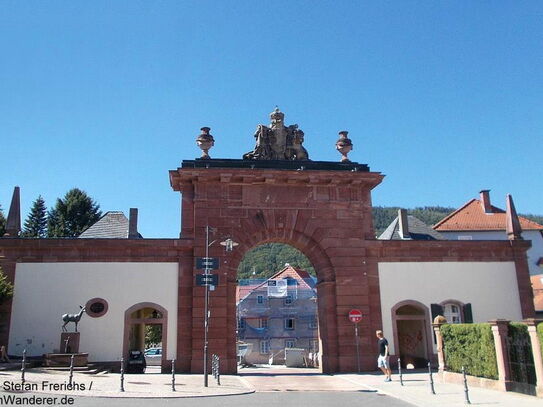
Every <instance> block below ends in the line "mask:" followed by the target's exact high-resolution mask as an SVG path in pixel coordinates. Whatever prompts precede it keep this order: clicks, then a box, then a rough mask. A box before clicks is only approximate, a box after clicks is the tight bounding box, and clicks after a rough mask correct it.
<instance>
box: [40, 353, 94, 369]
mask: <svg viewBox="0 0 543 407" xmlns="http://www.w3.org/2000/svg"><path fill="white" fill-rule="evenodd" d="M71 358H72V354H71V353H46V354H45V355H44V358H43V365H44V366H47V367H66V366H70V362H71ZM88 363H89V354H88V353H75V354H74V367H85V366H87V364H88Z"/></svg>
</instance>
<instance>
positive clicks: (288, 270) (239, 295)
mask: <svg viewBox="0 0 543 407" xmlns="http://www.w3.org/2000/svg"><path fill="white" fill-rule="evenodd" d="M287 277H290V278H293V279H295V280H298V284H299V286H300V287H303V288H304V289H311V288H312V287H310V286H309V285H308V284H307V281H310V280H311V274H309V273H308V272H307V271H305V270H302V269H299V268H295V267H292V266H291V265H285V267H284V268H283V269H282V270H280V271H278V272H277V273H275V274H274V275H273V276H271V277H269V278H268V279H266V280H265V281H264V282H263V281H262V279H256V282H255V284H248V285H242V286H240V285H238V286H237V287H236V303H238V302H239V301H240V300H242V299H243V298H245V297H246V296H248V295H249V294H250V293H251V292H253V291H254V290H256V289H258V288H261V287H267V283H268V280H276V279H280V278H287Z"/></svg>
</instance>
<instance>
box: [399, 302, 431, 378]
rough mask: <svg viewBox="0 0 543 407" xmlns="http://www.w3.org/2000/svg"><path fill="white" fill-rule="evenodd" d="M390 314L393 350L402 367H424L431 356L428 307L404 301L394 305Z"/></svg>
mask: <svg viewBox="0 0 543 407" xmlns="http://www.w3.org/2000/svg"><path fill="white" fill-rule="evenodd" d="M391 314H392V330H393V335H394V350H395V353H396V355H397V356H398V357H399V358H401V361H402V365H403V366H404V367H406V365H407V364H412V365H413V366H414V367H416V368H418V367H420V368H422V367H425V366H426V364H427V363H428V361H430V360H431V359H432V355H433V350H432V333H431V330H430V323H431V320H430V312H429V310H428V307H426V306H425V305H424V304H422V303H420V302H418V301H415V300H405V301H401V302H399V303H397V304H396V305H394V306H393V307H392V309H391Z"/></svg>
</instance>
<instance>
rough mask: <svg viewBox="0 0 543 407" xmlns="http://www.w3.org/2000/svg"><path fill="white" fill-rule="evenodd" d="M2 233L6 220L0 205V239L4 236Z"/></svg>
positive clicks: (4, 230)
mask: <svg viewBox="0 0 543 407" xmlns="http://www.w3.org/2000/svg"><path fill="white" fill-rule="evenodd" d="M4 233H6V218H5V217H4V212H3V211H2V205H0V237H2V236H4Z"/></svg>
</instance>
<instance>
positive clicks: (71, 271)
mask: <svg viewBox="0 0 543 407" xmlns="http://www.w3.org/2000/svg"><path fill="white" fill-rule="evenodd" d="M178 267H179V265H178V263H19V264H17V268H16V273H15V292H14V295H13V307H12V315H11V327H10V334H9V350H8V352H9V353H10V354H13V355H21V354H22V351H23V349H24V348H26V349H27V355H28V356H41V355H42V354H44V353H52V352H55V351H58V350H59V347H60V333H61V327H62V325H63V321H62V315H63V314H66V313H70V314H73V313H77V312H78V311H79V305H82V306H84V305H85V304H86V302H87V301H88V300H90V299H92V298H96V297H99V298H103V299H105V300H106V301H107V302H108V305H109V309H108V311H107V313H106V314H105V315H103V316H102V317H98V318H92V317H90V316H88V315H86V314H83V316H82V318H81V321H80V322H79V327H78V331H79V332H81V337H80V338H81V339H80V346H79V350H80V352H85V353H87V352H88V353H89V361H115V360H120V358H121V355H122V350H123V333H124V314H125V311H126V310H127V309H128V308H130V307H131V306H133V305H135V304H137V303H140V302H152V303H156V304H158V305H160V306H162V307H164V308H165V309H166V310H167V311H168V338H167V341H168V345H167V352H168V355H167V358H168V359H172V358H174V357H175V355H176V346H177V296H178ZM73 329H74V324H73V323H70V324H68V330H69V331H73ZM124 356H125V357H126V355H124Z"/></svg>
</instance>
